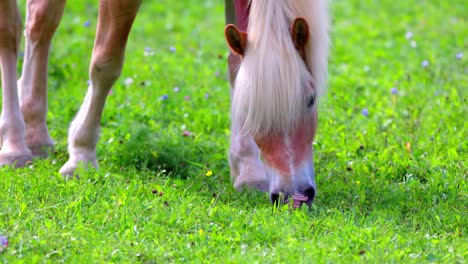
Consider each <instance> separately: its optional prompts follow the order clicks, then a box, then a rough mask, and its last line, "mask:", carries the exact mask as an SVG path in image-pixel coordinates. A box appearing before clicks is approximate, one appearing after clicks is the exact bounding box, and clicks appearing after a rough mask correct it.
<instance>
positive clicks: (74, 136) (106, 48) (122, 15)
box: [60, 0, 141, 176]
mask: <svg viewBox="0 0 468 264" xmlns="http://www.w3.org/2000/svg"><path fill="white" fill-rule="evenodd" d="M140 4H141V0H101V1H100V2H99V17H98V25H97V31H96V39H95V42H94V49H93V55H92V58H91V65H90V70H89V75H90V80H91V83H90V85H89V87H88V92H87V94H86V97H85V99H84V102H83V104H82V106H81V108H80V110H79V111H78V114H77V116H76V117H75V119H74V121H73V122H72V124H71V126H70V130H69V135H68V152H69V154H70V159H69V160H68V162H67V163H66V164H65V165H63V167H62V168H61V169H60V173H61V174H62V175H64V176H71V175H73V174H74V173H75V170H76V168H77V167H78V166H79V164H80V163H82V164H83V165H84V166H89V165H92V166H94V167H96V168H97V166H98V164H97V159H96V144H97V141H98V138H99V127H100V121H101V117H102V112H103V110H104V104H105V102H106V98H107V95H108V93H109V90H110V89H111V87H112V85H113V84H114V83H115V81H116V80H117V78H118V77H119V76H120V73H121V71H122V66H123V61H124V54H125V47H126V44H127V39H128V34H129V33H130V29H131V27H132V24H133V21H134V20H135V17H136V14H137V12H138V8H139V6H140Z"/></svg>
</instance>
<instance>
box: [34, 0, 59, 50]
mask: <svg viewBox="0 0 468 264" xmlns="http://www.w3.org/2000/svg"><path fill="white" fill-rule="evenodd" d="M64 5H65V1H51V2H49V1H35V0H30V1H28V10H27V20H26V26H25V34H26V37H27V38H28V39H29V40H31V41H33V42H43V41H44V42H50V40H51V39H52V36H53V35H54V33H55V30H56V29H57V27H58V25H59V23H60V19H61V18H62V14H63V8H64Z"/></svg>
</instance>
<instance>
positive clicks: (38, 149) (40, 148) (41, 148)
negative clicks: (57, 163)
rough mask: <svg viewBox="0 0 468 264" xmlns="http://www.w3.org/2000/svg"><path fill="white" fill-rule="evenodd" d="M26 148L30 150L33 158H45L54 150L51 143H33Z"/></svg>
mask: <svg viewBox="0 0 468 264" xmlns="http://www.w3.org/2000/svg"><path fill="white" fill-rule="evenodd" d="M28 148H29V149H30V150H31V152H32V156H33V157H35V158H47V157H48V156H49V155H50V154H51V153H53V152H54V145H53V144H42V145H34V146H28Z"/></svg>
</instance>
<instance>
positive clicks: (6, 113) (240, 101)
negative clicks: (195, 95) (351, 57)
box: [0, 0, 328, 204]
mask: <svg viewBox="0 0 468 264" xmlns="http://www.w3.org/2000/svg"><path fill="white" fill-rule="evenodd" d="M65 2H66V0H27V10H26V23H25V31H24V32H25V34H24V35H25V38H26V41H25V52H24V63H23V69H22V73H21V77H20V78H19V79H18V78H17V72H16V68H17V59H18V50H19V43H20V39H21V16H20V14H19V11H18V5H17V0H2V1H0V67H1V76H2V112H1V116H0V166H5V165H7V166H14V167H22V166H24V165H26V164H28V163H29V162H31V161H32V159H33V157H47V155H48V153H50V151H51V150H52V149H53V144H54V143H53V140H52V138H51V137H50V135H49V131H48V128H47V123H46V115H47V69H48V60H49V49H50V44H51V41H52V37H53V35H54V33H55V31H56V29H57V27H58V25H59V22H60V20H61V17H62V15H63V11H64V7H65ZM141 2H142V1H141V0H100V1H99V14H98V24H97V31H96V38H95V42H94V48H93V52H92V58H91V64H90V68H89V79H90V84H89V86H88V90H87V94H86V96H85V99H84V102H83V104H82V106H81V107H80V109H79V111H78V114H77V115H76V117H75V119H74V120H73V122H72V123H71V126H70V129H69V135H68V152H69V155H70V158H69V160H68V161H67V162H66V163H65V165H63V166H62V168H61V169H60V173H61V174H62V175H64V176H72V175H74V173H75V170H76V169H77V167H78V166H80V164H82V165H84V166H90V167H97V166H98V164H97V157H96V145H97V142H98V138H99V128H100V121H101V117H102V112H103V110H104V105H105V101H106V98H107V95H108V92H109V90H110V89H111V87H112V85H113V84H114V83H115V81H116V80H117V79H118V77H119V76H120V73H121V70H122V66H123V61H124V54H125V47H126V43H127V39H128V34H129V32H130V30H131V27H132V24H133V22H134V20H135V17H136V15H137V13H138V9H139V7H140V5H141ZM225 3H226V21H227V22H228V23H232V24H230V25H228V26H227V27H226V30H225V36H226V39H227V42H228V45H229V47H230V49H231V53H230V54H229V57H228V66H229V73H230V74H229V76H230V81H231V87H232V109H231V115H232V135H231V146H230V150H229V164H230V167H231V173H232V176H233V178H234V186H235V187H236V188H238V189H240V188H242V187H243V186H253V187H257V188H259V189H260V190H264V191H267V190H268V191H269V192H270V195H271V199H272V201H273V202H277V201H278V197H279V195H280V194H284V195H285V197H286V198H289V197H292V199H293V200H294V201H295V202H299V204H300V203H301V202H305V203H307V204H310V203H311V202H312V200H313V198H314V196H315V189H316V187H315V181H314V166H313V150H312V141H313V137H314V134H315V129H316V125H317V106H316V99H317V97H318V95H319V94H320V92H321V91H322V90H323V89H324V87H325V79H326V73H327V54H328V32H327V30H328V29H327V27H328V17H327V6H326V0H225ZM233 24H235V25H237V27H236V26H235V25H233Z"/></svg>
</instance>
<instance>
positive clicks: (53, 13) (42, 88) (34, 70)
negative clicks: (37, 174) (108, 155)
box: [18, 0, 66, 157]
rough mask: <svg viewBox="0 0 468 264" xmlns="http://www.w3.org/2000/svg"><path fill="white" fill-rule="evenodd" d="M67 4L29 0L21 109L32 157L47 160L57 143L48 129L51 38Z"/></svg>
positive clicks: (44, 0)
mask: <svg viewBox="0 0 468 264" xmlns="http://www.w3.org/2000/svg"><path fill="white" fill-rule="evenodd" d="M65 2H66V1H65V0H28V1H27V11H26V26H25V37H26V49H25V53H24V63H23V71H22V74H21V78H20V79H19V80H18V87H19V97H20V108H21V112H22V114H23V118H24V121H25V123H26V144H27V146H28V147H29V149H30V150H31V151H32V154H33V156H38V157H47V155H48V153H49V152H50V151H51V150H52V149H53V144H54V142H53V141H52V138H51V137H50V135H49V131H48V129H47V123H46V116H47V67H48V62H49V48H50V43H51V40H52V37H53V35H54V33H55V30H56V29H57V27H58V25H59V23H60V19H61V18H62V14H63V9H64V7H65Z"/></svg>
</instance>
